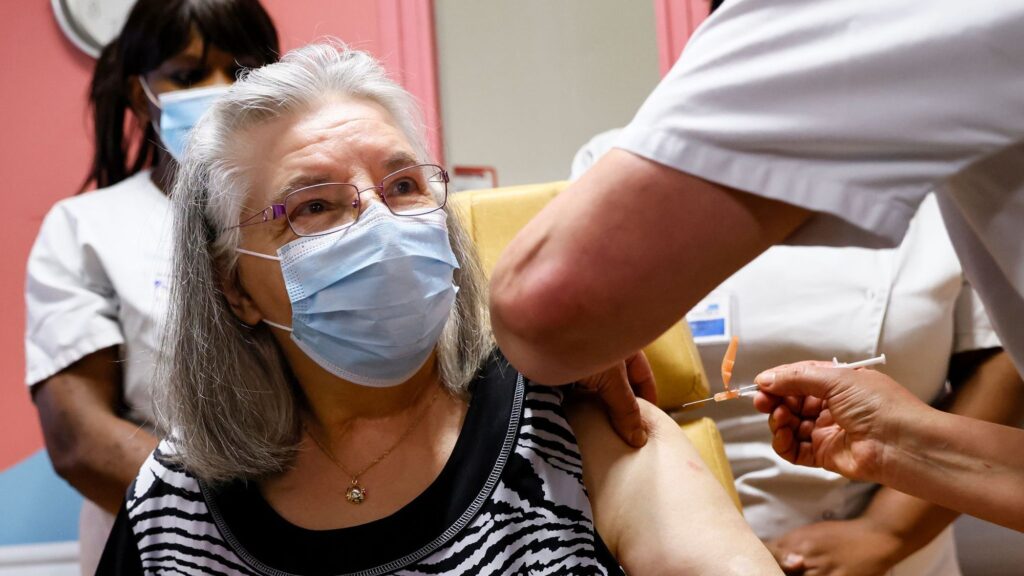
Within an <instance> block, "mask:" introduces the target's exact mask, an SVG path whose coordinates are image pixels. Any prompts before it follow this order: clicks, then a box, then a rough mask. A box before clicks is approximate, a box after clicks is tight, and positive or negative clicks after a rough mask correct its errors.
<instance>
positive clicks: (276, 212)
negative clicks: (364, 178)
mask: <svg viewBox="0 0 1024 576" xmlns="http://www.w3.org/2000/svg"><path fill="white" fill-rule="evenodd" d="M423 166H430V167H433V168H437V169H438V172H439V173H440V174H441V179H442V181H443V182H444V198H442V199H441V203H440V204H438V206H437V208H434V209H432V210H428V211H426V212H419V213H416V214H399V213H397V212H395V211H394V209H392V208H391V206H390V205H389V204H388V200H387V198H386V197H385V196H384V181H385V180H387V179H388V178H391V177H392V176H394V175H395V174H398V173H399V172H404V171H405V170H411V169H413V168H421V167H423ZM450 182H451V178H450V177H449V176H448V171H447V170H445V169H444V168H442V167H441V166H438V165H437V164H429V163H423V164H413V165H412V166H406V167H404V168H399V169H398V170H395V171H394V172H391V173H390V174H388V175H387V176H384V177H383V178H381V179H380V184H375V185H373V186H368V187H366V188H363V189H360V188H359V187H358V186H356V185H355V184H352V183H351V182H321V183H319V184H311V185H309V186H303V187H302V188H299V189H297V190H292V191H291V192H289V193H288V194H286V195H285V197H284V198H282V199H281V202H280V203H279V204H269V205H267V206H266V207H264V208H263V209H262V210H260V211H259V212H256V213H255V214H253V215H252V216H250V217H248V218H246V219H245V220H242V221H241V222H239V223H238V224H236V225H234V226H231V227H230V228H228V230H234V229H235V228H245V227H247V226H255V225H257V224H263V223H265V222H272V221H274V220H278V219H280V218H284V219H285V222H287V223H288V228H289V229H291V231H292V232H293V233H294V234H295V235H296V236H301V237H303V238H313V237H316V236H326V235H327V234H333V233H334V232H340V231H342V230H346V229H348V228H351V227H352V226H354V225H355V223H356V222H358V221H359V216H360V215H362V213H363V201H362V198H361V196H362V194H363V192H366V191H367V190H376V191H377V197H378V198H380V201H381V202H383V203H384V206H385V207H386V208H387V209H388V212H391V213H392V214H394V215H395V216H400V217H405V218H409V217H415V216H423V215H424V214H432V213H434V212H437V211H438V210H442V209H444V207H445V206H447V205H448V184H449V183H450ZM338 185H342V186H351V187H353V188H355V189H356V198H355V205H354V206H353V208H355V209H356V217H355V219H354V220H352V222H349V223H348V224H344V225H342V226H337V227H334V228H331V229H330V230H325V231H323V232H317V233H316V234H299V232H298V231H297V230H295V227H294V226H292V221H291V218H288V213H287V212H286V211H285V203H286V202H288V198H290V197H291V196H293V195H295V194H298V193H299V192H303V191H306V190H309V189H310V188H317V187H320V186H338ZM267 211H270V216H267ZM259 217H262V219H260V220H258V221H255V222H251V220H255V219H256V218H259Z"/></svg>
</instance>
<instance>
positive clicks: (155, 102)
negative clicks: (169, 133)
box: [139, 74, 164, 143]
mask: <svg viewBox="0 0 1024 576" xmlns="http://www.w3.org/2000/svg"><path fill="white" fill-rule="evenodd" d="M139 84H140V85H141V86H142V91H143V92H145V94H146V99H147V100H149V103H150V104H152V105H153V107H155V108H156V109H157V110H159V111H160V113H161V114H163V113H164V109H163V108H161V107H160V99H159V98H157V97H156V94H153V91H152V90H150V88H149V82H146V77H145V76H143V75H142V74H139ZM149 123H150V124H151V125H152V126H153V130H154V131H156V135H157V136H159V137H160V142H161V143H162V142H163V141H164V135H163V134H161V133H160V123H159V122H154V119H153V118H150V119H149Z"/></svg>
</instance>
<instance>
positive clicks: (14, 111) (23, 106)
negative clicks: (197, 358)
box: [0, 0, 443, 471]
mask: <svg viewBox="0 0 1024 576" xmlns="http://www.w3.org/2000/svg"><path fill="white" fill-rule="evenodd" d="M263 1H264V5H265V6H266V7H267V10H268V11H269V12H270V14H271V16H273V18H274V20H275V22H276V23H277V25H278V30H279V31H280V34H281V44H282V48H283V49H285V50H287V49H290V48H294V47H296V46H299V45H301V44H304V43H306V42H309V41H310V40H313V39H315V38H317V37H320V36H328V35H329V36H336V37H339V38H341V39H343V40H345V41H346V42H348V43H349V44H352V45H354V46H357V47H360V48H364V49H366V50H369V51H370V52H373V53H374V54H376V55H378V57H381V58H382V59H383V60H384V62H385V64H386V65H387V66H388V68H389V70H391V71H392V73H393V74H395V76H396V78H398V79H399V80H400V81H404V82H405V85H406V86H407V88H409V90H410V91H411V92H413V94H414V95H416V96H417V98H418V99H419V100H420V102H421V104H422V105H424V107H425V108H426V110H425V112H426V116H427V121H428V128H432V132H431V133H432V135H433V137H432V140H431V144H432V147H433V149H434V150H441V147H440V139H439V131H438V130H437V129H436V128H434V127H436V126H440V122H439V118H438V114H437V110H438V109H439V106H438V105H437V86H436V73H435V71H434V68H435V66H434V38H433V20H432V14H433V8H432V2H431V0H382V1H380V2H363V1H359V0H303V1H302V2H295V1H294V0H263ZM0 55H2V56H0V58H2V60H0V61H2V62H3V64H2V71H0V78H2V79H3V80H2V82H3V84H2V85H0V94H2V97H0V102H2V103H3V106H0V186H2V187H0V193H2V201H3V203H4V204H3V206H4V210H3V212H2V213H3V217H4V220H3V223H2V224H0V246H2V247H3V255H4V257H3V260H2V261H0V271H2V272H0V306H2V309H3V310H5V313H4V315H3V316H2V318H3V320H4V321H3V322H2V323H0V350H3V352H0V471H3V470H4V469H6V468H8V467H10V466H11V465H13V464H14V463H16V462H17V461H19V460H21V459H23V458H24V457H25V456H27V455H29V454H31V453H33V452H35V451H36V450H38V449H39V448H40V447H41V446H42V436H41V434H40V432H39V428H38V423H37V420H36V414H35V409H34V408H33V406H32V404H31V402H30V400H29V397H28V393H27V391H26V389H25V386H24V383H23V380H24V349H23V341H22V338H23V333H24V322H25V312H24V295H23V289H24V281H25V275H24V271H25V261H26V259H27V258H28V253H29V250H30V249H31V247H32V242H33V240H34V239H35V236H36V232H37V231H38V229H39V225H40V223H41V222H42V218H43V216H44V215H45V214H46V211H47V210H48V209H49V207H50V206H51V205H52V204H53V203H54V202H56V201H57V200H60V199H61V198H66V197H68V196H70V195H72V194H74V193H75V191H76V190H77V189H78V187H79V185H80V184H81V182H82V180H83V178H84V176H85V172H86V170H87V169H88V166H89V158H90V154H91V148H90V146H91V144H90V140H89V138H90V136H89V134H90V132H89V129H88V118H87V114H86V107H85V98H86V91H87V89H88V83H89V78H90V75H91V72H92V60H91V59H90V58H89V57H87V56H85V55H83V54H81V53H79V52H78V50H77V49H76V48H75V47H74V46H72V45H71V44H70V42H68V41H67V40H65V39H64V36H63V35H62V33H61V32H60V29H59V28H58V26H57V24H56V21H55V20H54V17H53V13H52V11H51V8H50V4H49V2H41V1H38V0H37V1H35V2H13V1H7V2H0ZM439 160H441V159H440V158H439ZM442 161H443V160H442Z"/></svg>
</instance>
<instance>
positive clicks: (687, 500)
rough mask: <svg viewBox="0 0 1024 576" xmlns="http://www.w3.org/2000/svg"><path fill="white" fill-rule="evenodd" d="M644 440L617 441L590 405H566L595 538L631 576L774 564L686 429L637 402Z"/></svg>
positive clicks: (764, 569) (761, 570) (745, 570)
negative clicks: (639, 444) (636, 445)
mask: <svg viewBox="0 0 1024 576" xmlns="http://www.w3.org/2000/svg"><path fill="white" fill-rule="evenodd" d="M641 405H642V408H641V409H642V411H643V413H644V417H645V420H646V421H647V422H648V425H649V427H650V439H649V441H648V443H647V445H646V446H645V447H644V448H641V449H633V448H630V447H628V446H627V445H626V444H624V443H623V442H622V441H621V440H620V439H619V438H618V436H617V435H616V434H615V433H614V431H613V430H612V429H611V427H610V425H609V424H608V421H607V418H606V416H605V414H604V412H603V411H602V410H601V408H600V407H599V406H597V405H596V404H594V403H592V402H590V401H587V400H580V401H574V402H573V403H570V404H569V405H568V417H569V422H570V424H571V425H572V427H573V430H574V432H575V433H576V437H577V439H578V441H579V446H580V451H581V453H582V457H583V479H584V483H585V484H586V486H587V490H588V492H589V494H590V500H591V505H592V508H593V511H594V521H595V524H596V526H597V530H598V532H599V533H600V535H601V537H602V539H603V540H604V541H605V543H606V544H608V547H609V549H610V550H611V551H612V553H613V554H614V555H615V556H616V558H617V559H618V561H619V562H620V563H621V564H622V565H623V567H625V569H626V571H627V572H629V573H631V574H652V573H658V574H669V573H679V574H737V575H739V574H773V573H778V566H777V564H776V562H775V561H774V559H773V558H772V556H771V554H770V553H769V552H768V551H767V549H765V547H764V546H763V545H762V544H761V542H760V541H759V540H758V539H757V537H756V536H755V535H754V533H753V532H752V531H751V530H750V527H749V526H748V525H747V524H746V522H745V521H744V519H743V517H742V516H741V515H740V513H739V512H738V511H737V510H736V507H735V506H734V505H733V503H732V500H730V498H729V497H728V495H727V494H726V493H725V491H724V490H723V489H722V487H721V485H720V484H719V483H718V480H717V479H716V478H715V476H714V475H713V474H711V472H710V471H709V470H708V469H707V468H706V467H705V465H704V463H703V462H702V461H701V459H700V456H699V455H698V454H697V452H696V450H695V449H694V448H693V446H692V445H691V444H690V442H689V440H687V438H686V435H685V434H684V433H683V432H682V430H680V429H679V427H678V426H677V425H676V424H675V422H674V421H673V420H672V419H671V418H670V417H668V415H666V414H665V413H664V412H662V411H661V410H659V409H657V408H656V407H654V406H652V405H650V404H648V403H646V402H644V401H641Z"/></svg>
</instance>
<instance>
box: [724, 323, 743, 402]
mask: <svg viewBox="0 0 1024 576" xmlns="http://www.w3.org/2000/svg"><path fill="white" fill-rule="evenodd" d="M739 344H740V338H739V336H733V337H732V340H730V341H729V348H727V349H726V350H725V357H723V358H722V384H723V385H725V391H726V392H728V391H729V382H730V381H732V367H733V366H734V365H735V364H736V348H737V347H738V346H739Z"/></svg>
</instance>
